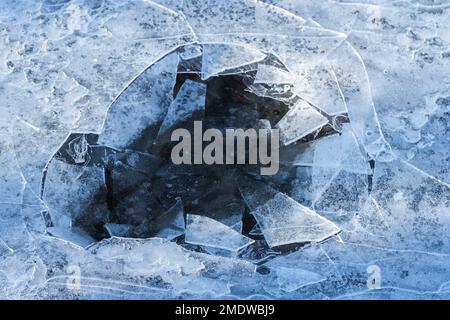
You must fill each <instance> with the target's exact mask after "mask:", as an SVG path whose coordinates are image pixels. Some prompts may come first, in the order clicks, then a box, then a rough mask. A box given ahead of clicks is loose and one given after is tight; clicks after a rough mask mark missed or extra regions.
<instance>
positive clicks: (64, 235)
mask: <svg viewBox="0 0 450 320" xmlns="http://www.w3.org/2000/svg"><path fill="white" fill-rule="evenodd" d="M47 232H48V233H49V234H50V235H52V236H54V237H57V238H60V239H64V240H66V241H69V242H72V243H74V244H76V245H79V246H80V247H83V248H86V247H87V246H89V245H91V244H93V243H95V242H97V241H96V240H95V239H94V238H92V237H91V236H90V235H88V234H87V233H86V232H84V231H83V230H82V229H80V228H76V227H73V228H65V227H50V228H47Z"/></svg>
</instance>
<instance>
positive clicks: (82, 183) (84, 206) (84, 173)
mask: <svg viewBox="0 0 450 320" xmlns="http://www.w3.org/2000/svg"><path fill="white" fill-rule="evenodd" d="M42 195H43V200H44V201H45V203H46V205H47V207H48V208H49V210H50V216H51V223H52V224H53V225H54V226H55V227H66V228H69V227H71V226H72V223H73V221H74V220H76V219H77V218H79V217H80V216H81V215H84V214H88V213H89V211H90V210H91V209H92V208H91V207H90V205H91V203H92V202H95V201H96V200H98V199H97V197H100V198H102V197H106V186H105V184H104V173H103V170H102V169H101V168H97V167H84V166H75V165H71V164H67V163H65V162H62V161H59V160H56V159H53V160H52V161H51V162H50V164H49V166H48V168H47V174H46V176H45V185H44V189H43V191H42ZM98 203H102V201H98ZM95 207H96V210H98V216H100V215H102V214H103V215H105V214H106V212H107V211H108V210H107V208H106V204H105V205H104V206H102V205H97V206H95ZM72 214H76V215H73V216H72Z"/></svg>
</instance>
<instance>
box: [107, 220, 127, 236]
mask: <svg viewBox="0 0 450 320" xmlns="http://www.w3.org/2000/svg"><path fill="white" fill-rule="evenodd" d="M132 228H133V226H132V225H130V224H118V223H105V229H106V231H108V234H109V235H110V236H111V237H129V236H130V234H131V230H132Z"/></svg>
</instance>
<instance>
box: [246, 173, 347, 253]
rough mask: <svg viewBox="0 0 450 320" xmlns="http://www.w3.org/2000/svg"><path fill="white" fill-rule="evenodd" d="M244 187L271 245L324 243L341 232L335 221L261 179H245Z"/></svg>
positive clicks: (254, 213)
mask: <svg viewBox="0 0 450 320" xmlns="http://www.w3.org/2000/svg"><path fill="white" fill-rule="evenodd" d="M240 190H241V193H242V196H243V197H244V199H245V201H246V203H247V205H248V206H249V208H250V210H251V212H250V213H251V214H252V215H253V216H254V217H255V219H256V221H257V222H258V225H259V226H260V228H261V231H262V233H263V234H264V238H265V239H266V241H267V243H268V244H269V246H270V247H276V246H281V245H285V244H291V243H304V242H320V241H323V240H325V239H327V238H329V237H331V236H333V235H335V234H337V233H339V231H340V228H339V227H337V226H336V225H335V224H334V223H332V222H331V221H329V220H327V219H325V218H323V217H322V216H320V215H318V214H317V213H315V212H314V211H312V210H311V209H308V208H307V207H304V206H302V205H301V204H299V203H298V202H296V201H295V200H293V199H292V198H290V197H288V196H287V195H285V194H283V193H281V192H277V191H276V190H274V189H272V188H271V187H269V186H267V185H265V184H263V183H261V182H256V181H255V182H254V183H247V184H246V182H243V183H241V185H240Z"/></svg>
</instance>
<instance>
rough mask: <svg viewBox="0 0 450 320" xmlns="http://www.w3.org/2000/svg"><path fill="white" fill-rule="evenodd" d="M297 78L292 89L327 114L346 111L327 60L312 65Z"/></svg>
mask: <svg viewBox="0 0 450 320" xmlns="http://www.w3.org/2000/svg"><path fill="white" fill-rule="evenodd" d="M306 73H307V74H306V76H305V77H303V78H301V79H299V80H298V81H297V82H296V83H295V86H294V88H293V91H294V92H295V93H296V94H297V95H298V96H300V97H301V98H302V99H305V100H307V101H309V102H311V103H312V104H314V105H315V106H317V108H319V109H320V110H322V111H324V112H326V113H327V114H329V115H336V114H342V113H346V112H347V107H346V105H345V101H344V97H343V96H342V93H341V89H340V88H339V84H338V83H337V79H336V76H335V74H334V72H333V70H332V68H331V66H330V65H329V63H328V62H324V63H321V64H319V65H317V66H313V67H312V68H311V69H309V70H307V71H306Z"/></svg>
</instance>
